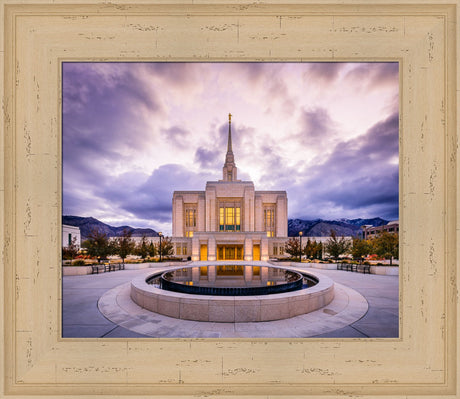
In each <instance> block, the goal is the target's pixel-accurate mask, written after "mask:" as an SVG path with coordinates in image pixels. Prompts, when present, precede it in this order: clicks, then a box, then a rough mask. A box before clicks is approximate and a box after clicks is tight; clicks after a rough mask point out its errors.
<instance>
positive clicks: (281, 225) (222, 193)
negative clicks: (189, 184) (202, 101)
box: [172, 114, 288, 261]
mask: <svg viewBox="0 0 460 399" xmlns="http://www.w3.org/2000/svg"><path fill="white" fill-rule="evenodd" d="M231 126H232V121H231V114H229V120H228V143H227V154H226V156H225V163H224V167H223V171H222V172H223V173H222V180H218V181H208V182H206V187H205V190H204V191H175V192H174V193H173V199H172V236H173V242H174V244H175V253H176V255H178V256H182V257H188V256H191V259H192V260H210V261H214V260H246V261H252V260H268V259H269V256H271V255H278V254H282V253H284V244H285V242H286V240H287V235H288V223H287V195H286V191H256V190H255V188H254V183H253V182H251V181H241V180H238V174H237V171H238V169H237V167H236V164H235V157H234V155H233V150H232V129H231Z"/></svg>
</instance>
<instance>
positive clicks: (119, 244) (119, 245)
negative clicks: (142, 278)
mask: <svg viewBox="0 0 460 399" xmlns="http://www.w3.org/2000/svg"><path fill="white" fill-rule="evenodd" d="M131 236H132V231H129V230H127V229H124V230H123V232H122V234H121V236H120V237H117V238H116V240H115V245H114V247H115V253H116V254H117V255H118V256H119V257H120V258H121V261H122V262H123V264H124V263H125V258H126V257H127V256H128V255H129V254H132V253H133V252H134V248H135V242H134V240H133V239H132V238H131Z"/></svg>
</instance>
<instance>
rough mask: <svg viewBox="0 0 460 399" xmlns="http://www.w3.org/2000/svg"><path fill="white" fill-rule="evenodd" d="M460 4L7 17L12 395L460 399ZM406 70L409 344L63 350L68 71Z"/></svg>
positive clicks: (112, 342) (198, 5)
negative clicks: (350, 64)
mask: <svg viewBox="0 0 460 399" xmlns="http://www.w3.org/2000/svg"><path fill="white" fill-rule="evenodd" d="M458 5H459V3H458V0H454V1H446V2H445V3H439V2H429V1H427V2H418V3H413V2H411V1H405V2H402V3H398V4H397V5H395V4H393V3H391V2H389V1H387V0H382V1H377V0H375V1H373V2H370V3H367V4H358V3H356V2H354V1H352V0H348V1H345V2H341V3H340V4H333V3H329V2H327V1H325V0H320V1H319V2H315V3H312V2H310V1H308V0H301V1H299V2H296V4H280V3H279V2H272V1H267V2H264V3H249V2H245V1H235V2H233V3H228V2H224V1H218V2H214V3H213V4H207V2H206V1H198V2H196V1H194V2H193V4H191V3H184V2H180V1H177V2H171V3H169V4H168V3H162V2H155V3H152V2H149V1H139V2H138V3H137V4H128V3H123V2H117V3H96V2H93V1H86V2H82V3H79V4H69V3H67V2H65V1H56V2H50V1H47V0H37V1H34V2H32V1H30V2H28V1H26V2H21V3H18V2H14V1H10V0H7V1H5V2H4V3H3V5H2V7H1V21H2V25H3V29H2V30H1V32H2V33H1V35H2V38H1V39H2V40H1V43H2V45H3V46H4V47H3V49H2V51H1V52H0V55H1V57H2V62H1V65H2V72H3V73H2V74H1V76H2V79H3V82H2V83H3V85H2V87H3V88H4V89H3V90H4V92H3V113H2V115H1V118H2V121H1V122H2V125H3V127H4V129H3V133H4V134H3V135H2V140H1V144H0V146H1V151H0V153H1V154H2V161H3V164H4V166H5V167H4V169H3V170H2V175H1V180H0V181H1V186H2V188H3V190H2V192H3V197H2V202H1V203H2V213H1V218H2V219H1V223H0V226H1V230H0V238H1V241H2V242H3V243H4V246H3V257H2V263H3V267H2V268H1V271H0V278H1V280H2V283H3V287H4V291H3V294H2V295H0V298H1V299H0V301H1V306H0V309H1V310H0V312H1V313H0V315H1V317H0V320H1V321H0V324H1V334H2V336H1V342H2V344H1V345H2V353H4V357H3V358H2V361H1V362H0V372H1V376H2V378H1V379H0V381H1V382H0V392H1V395H2V397H5V398H8V397H20V396H28V397H34V396H38V395H40V396H43V395H45V396H51V395H55V397H62V398H64V397H66V398H68V397H78V396H83V395H102V396H106V397H113V396H114V395H117V397H124V396H126V397H128V396H132V395H139V396H143V397H147V396H149V397H150V396H151V397H155V396H158V397H166V396H189V397H192V396H199V397H200V396H219V397H230V396H232V397H235V396H244V395H246V396H248V395H249V396H251V397H267V396H269V395H270V396H288V395H295V396H296V397H299V398H301V397H305V398H309V397H317V396H320V395H321V396H325V397H331V398H332V397H343V396H351V397H367V398H368V397H376V398H377V397H381V396H382V395H385V397H390V398H400V397H407V396H413V397H422V396H423V397H424V398H426V397H433V398H442V397H446V398H447V397H453V396H454V397H458V395H459V385H458V378H457V375H458V367H459V360H458V359H459V358H458V354H457V342H458V341H459V335H458V327H457V320H458V316H459V313H458V290H457V287H458V274H457V262H458V259H457V235H456V234H457V233H456V232H457V230H458V221H457V209H458V199H457V196H456V194H457V180H456V176H457V173H458V172H459V170H458V165H457V154H458V149H457V139H458V136H457V135H458V131H459V129H458V126H459V125H458V122H457V115H456V112H457V111H456V110H457V107H458V102H457V100H458V93H459V90H458V83H457V82H458V81H459V75H458V70H457V69H458V59H457V54H458V53H459V50H460V49H459V45H458V21H459V11H458ZM82 60H86V61H165V62H168V61H190V62H197V61H200V62H212V61H252V62H262V61H279V62H283V61H294V62H306V61H317V62H320V61H323V62H327V61H329V62H330V61H369V62H372V61H398V62H399V63H400V239H401V244H400V245H401V250H400V264H401V266H400V337H399V339H378V338H373V339H351V338H349V339H256V338H250V339H134V338H133V339H122V338H113V339H67V338H66V339H63V338H60V328H61V327H60V326H61V317H62V316H61V300H62V297H61V278H62V274H61V234H60V232H61V216H62V215H61V196H62V194H61V185H62V183H61V178H62V172H61V165H62V154H61V75H60V74H61V68H60V65H61V63H62V62H65V61H82Z"/></svg>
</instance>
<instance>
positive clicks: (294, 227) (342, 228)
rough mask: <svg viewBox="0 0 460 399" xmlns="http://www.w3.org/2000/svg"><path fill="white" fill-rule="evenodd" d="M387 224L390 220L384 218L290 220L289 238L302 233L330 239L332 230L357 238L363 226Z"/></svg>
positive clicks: (307, 235)
mask: <svg viewBox="0 0 460 399" xmlns="http://www.w3.org/2000/svg"><path fill="white" fill-rule="evenodd" d="M387 223H388V220H385V219H382V218H372V219H339V220H323V219H316V220H302V219H289V220H288V236H289V237H296V236H298V235H299V232H300V231H301V232H302V234H303V235H304V236H305V237H328V236H330V235H331V230H334V231H335V232H336V234H337V235H338V236H355V235H357V234H358V232H359V231H360V230H361V226H363V225H371V226H382V225H384V224H387Z"/></svg>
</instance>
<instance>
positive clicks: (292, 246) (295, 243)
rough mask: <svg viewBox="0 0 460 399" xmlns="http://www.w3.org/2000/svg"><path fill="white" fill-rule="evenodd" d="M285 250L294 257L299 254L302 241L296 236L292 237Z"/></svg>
mask: <svg viewBox="0 0 460 399" xmlns="http://www.w3.org/2000/svg"><path fill="white" fill-rule="evenodd" d="M284 252H286V253H288V254H289V255H291V256H292V257H296V256H299V254H300V241H299V240H298V239H297V238H295V237H291V238H290V239H289V240H287V241H286V245H285V246H284Z"/></svg>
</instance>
